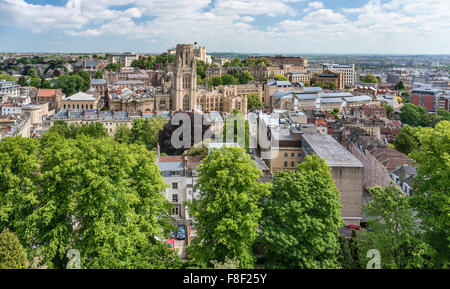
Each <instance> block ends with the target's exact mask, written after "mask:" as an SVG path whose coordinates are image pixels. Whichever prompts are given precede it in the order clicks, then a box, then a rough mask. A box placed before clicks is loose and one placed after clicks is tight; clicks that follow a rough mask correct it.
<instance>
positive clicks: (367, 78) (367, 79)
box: [362, 73, 378, 83]
mask: <svg viewBox="0 0 450 289" xmlns="http://www.w3.org/2000/svg"><path fill="white" fill-rule="evenodd" d="M362 82H364V83H378V79H377V78H376V77H375V75H373V74H371V73H367V74H366V75H365V76H364V77H363V79H362Z"/></svg>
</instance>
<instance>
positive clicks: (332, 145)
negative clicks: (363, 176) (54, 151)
mask: <svg viewBox="0 0 450 289" xmlns="http://www.w3.org/2000/svg"><path fill="white" fill-rule="evenodd" d="M303 141H305V142H306V143H308V144H309V146H310V147H311V148H312V150H313V151H314V152H315V153H316V154H317V155H318V156H319V157H320V158H323V159H325V161H326V162H327V164H328V165H329V166H330V167H358V168H359V167H360V168H362V167H363V164H362V163H361V162H360V161H359V160H358V159H357V158H355V157H354V156H353V155H352V154H351V153H350V152H349V151H348V150H346V149H345V148H344V147H343V146H342V145H341V144H340V143H338V142H337V141H336V140H335V139H334V138H333V137H332V136H330V135H307V134H304V135H303Z"/></svg>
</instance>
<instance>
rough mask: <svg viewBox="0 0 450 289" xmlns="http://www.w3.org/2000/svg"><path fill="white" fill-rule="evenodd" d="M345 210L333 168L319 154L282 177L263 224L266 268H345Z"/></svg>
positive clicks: (277, 178)
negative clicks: (342, 258) (342, 238)
mask: <svg viewBox="0 0 450 289" xmlns="http://www.w3.org/2000/svg"><path fill="white" fill-rule="evenodd" d="M341 207H342V205H341V203H340V202H339V191H338V190H337V188H336V185H335V184H334V181H333V179H332V177H331V173H330V167H329V166H328V165H327V164H326V163H325V160H323V159H320V158H319V157H318V156H317V155H313V156H307V157H306V160H305V161H304V162H303V163H301V164H300V165H299V166H298V169H297V170H296V171H285V172H280V173H277V174H276V175H275V176H274V181H273V189H272V194H271V195H270V197H269V198H268V200H267V201H266V202H265V204H264V213H263V218H262V221H261V231H262V238H263V241H264V243H265V247H266V250H267V254H266V257H267V263H266V266H267V267H270V268H305V269H306V268H307V269H319V268H340V267H341V261H340V260H338V256H339V254H340V251H341V248H340V244H339V242H338V234H339V233H338V230H339V228H341V227H342V226H343V225H344V222H343V220H342V217H341Z"/></svg>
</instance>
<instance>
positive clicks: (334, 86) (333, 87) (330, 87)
mask: <svg viewBox="0 0 450 289" xmlns="http://www.w3.org/2000/svg"><path fill="white" fill-rule="evenodd" d="M328 89H330V90H336V83H335V82H330V84H328Z"/></svg>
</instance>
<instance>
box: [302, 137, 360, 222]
mask: <svg viewBox="0 0 450 289" xmlns="http://www.w3.org/2000/svg"><path fill="white" fill-rule="evenodd" d="M302 154H303V156H304V157H306V156H307V155H311V154H317V156H319V157H320V158H323V159H324V160H325V161H326V163H327V164H328V166H330V167H331V176H332V177H333V180H334V183H335V184H336V188H337V189H338V190H339V192H340V193H341V194H340V201H341V203H342V210H341V214H342V218H343V219H344V221H345V222H346V223H347V224H353V225H359V224H360V221H361V219H362V198H363V171H364V167H363V164H362V163H361V162H360V161H359V160H358V159H357V158H355V157H354V156H353V155H352V154H351V153H350V152H349V151H347V150H346V149H345V148H344V147H343V146H342V145H340V144H339V143H338V142H337V141H336V140H335V139H334V138H333V137H332V136H330V135H308V134H304V135H303V136H302Z"/></svg>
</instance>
